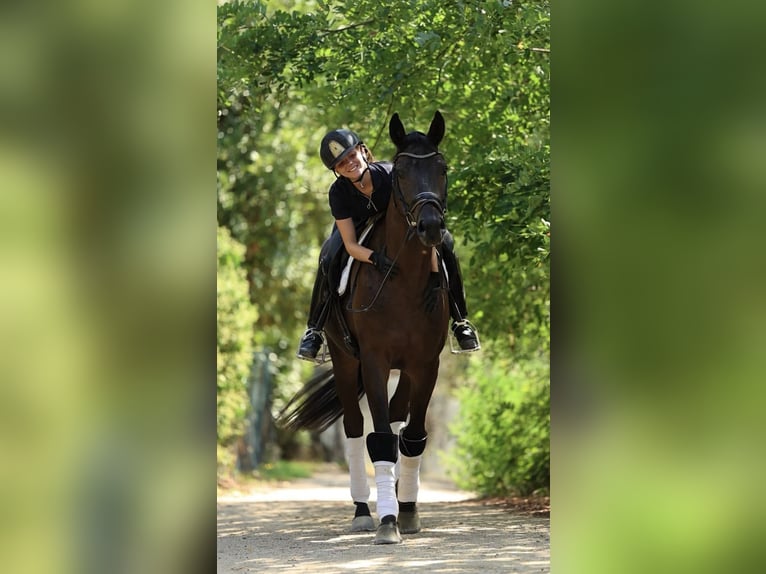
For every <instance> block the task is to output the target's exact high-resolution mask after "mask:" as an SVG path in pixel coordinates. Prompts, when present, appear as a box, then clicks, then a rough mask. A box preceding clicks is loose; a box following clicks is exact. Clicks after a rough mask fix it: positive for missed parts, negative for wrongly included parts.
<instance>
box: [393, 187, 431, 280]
mask: <svg viewBox="0 0 766 574" xmlns="http://www.w3.org/2000/svg"><path fill="white" fill-rule="evenodd" d="M385 221H386V223H385V225H386V233H385V236H386V250H387V251H386V253H387V255H388V256H389V257H390V258H391V259H393V258H394V257H397V255H398V259H397V265H398V266H399V268H400V270H401V271H402V273H401V275H402V276H403V277H406V278H407V279H409V280H417V279H418V278H419V277H420V278H427V277H428V273H429V272H430V270H431V248H429V247H426V246H424V245H423V244H422V243H421V242H420V240H419V239H418V238H417V233H415V230H414V229H412V230H410V226H409V224H408V223H407V220H406V219H405V218H404V216H403V215H402V214H401V213H400V212H399V210H398V209H397V208H396V205H395V204H394V201H393V199H392V201H390V202H389V204H388V211H387V212H386V220H385Z"/></svg>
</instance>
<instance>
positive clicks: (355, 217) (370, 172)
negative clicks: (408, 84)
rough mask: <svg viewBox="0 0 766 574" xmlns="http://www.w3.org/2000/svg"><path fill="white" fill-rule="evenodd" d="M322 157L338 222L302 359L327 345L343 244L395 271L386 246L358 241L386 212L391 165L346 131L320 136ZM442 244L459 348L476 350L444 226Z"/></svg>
mask: <svg viewBox="0 0 766 574" xmlns="http://www.w3.org/2000/svg"><path fill="white" fill-rule="evenodd" d="M319 155H320V157H321V158H322V162H323V163H324V164H325V166H326V167H327V169H329V170H331V171H332V172H333V173H334V174H335V177H336V178H337V179H336V180H335V182H334V183H333V184H332V185H331V186H330V190H329V201H330V210H331V212H332V215H333V217H334V218H335V224H334V225H333V230H332V233H331V235H330V237H329V238H328V239H327V241H325V243H324V245H322V249H321V252H320V255H319V269H318V271H317V275H316V280H315V281H314V290H313V293H312V296H311V307H310V309H309V317H308V322H307V327H308V328H307V329H306V332H305V333H304V334H303V337H302V338H301V341H300V345H299V348H298V353H297V356H298V358H300V359H304V360H307V361H317V355H318V353H319V350H320V349H321V348H322V345H323V343H324V338H323V336H322V331H323V329H324V324H325V321H326V319H327V315H328V314H329V311H330V301H331V294H332V292H333V291H334V290H336V289H337V287H338V285H337V282H338V278H339V273H338V269H339V266H340V256H339V255H340V251H341V247H343V248H345V253H347V254H348V255H350V256H351V257H353V258H354V259H356V260H357V261H362V262H364V263H371V264H372V265H374V266H375V268H376V269H377V270H378V271H380V272H381V273H383V274H384V275H385V274H387V273H389V271H391V273H392V274H393V273H396V271H397V269H396V265H395V263H394V262H393V261H392V260H391V259H390V258H389V257H388V255H387V254H386V252H385V250H381V251H379V252H375V251H373V250H372V249H369V248H367V247H364V246H363V245H360V244H359V242H358V239H357V238H358V236H359V233H360V232H361V230H362V229H364V227H365V226H366V224H367V222H368V221H369V220H370V219H371V218H372V217H375V216H376V215H378V214H381V215H382V214H384V213H385V212H386V208H387V207H388V202H389V199H390V197H391V189H392V180H391V173H392V164H391V163H390V162H376V161H375V159H374V158H373V156H372V153H371V152H370V151H369V149H367V146H366V145H365V144H364V142H363V141H362V140H361V139H360V138H359V136H358V135H357V134H356V133H354V132H353V131H351V130H348V129H336V130H332V131H330V132H328V133H327V135H325V136H324V138H323V139H322V143H321V145H320V147H319ZM443 245H444V246H445V248H444V249H442V253H441V255H442V259H443V261H444V264H445V267H446V269H447V274H448V277H449V295H450V297H449V299H450V305H449V308H450V315H451V317H452V332H453V333H454V334H455V338H456V339H457V343H458V346H459V350H457V351H456V352H458V353H468V352H472V351H478V350H479V349H480V348H481V347H480V345H479V339H478V337H477V335H476V332H475V330H474V327H473V325H471V323H470V322H469V321H468V310H467V308H466V303H465V293H464V292H463V279H462V277H461V274H460V265H459V263H458V260H457V256H456V255H455V252H454V250H453V240H452V236H451V235H450V233H449V232H448V231H446V230H445V231H444V242H443ZM432 249H433V252H432V267H431V271H432V274H433V275H434V281H433V284H434V285H439V281H438V263H437V255H436V248H432Z"/></svg>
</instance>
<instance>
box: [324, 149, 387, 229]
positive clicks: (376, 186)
mask: <svg viewBox="0 0 766 574" xmlns="http://www.w3.org/2000/svg"><path fill="white" fill-rule="evenodd" d="M392 169H393V165H392V164H391V162H388V161H379V162H374V163H371V164H370V176H371V177H372V190H373V191H372V196H371V197H367V196H366V195H364V194H363V193H362V192H361V191H359V190H358V189H357V188H356V187H355V186H354V184H353V183H351V182H350V181H349V180H347V179H346V178H344V177H339V178H338V179H337V180H335V183H333V184H332V185H331V186H330V211H331V212H332V216H333V217H334V218H335V219H348V218H349V217H350V218H351V220H352V221H353V222H354V225H355V226H358V225H360V224H362V223H364V222H365V221H366V220H367V219H368V218H370V217H372V216H373V215H375V214H376V213H378V212H381V211H385V210H386V208H387V207H388V200H389V199H390V198H391V185H392V183H391V170H392Z"/></svg>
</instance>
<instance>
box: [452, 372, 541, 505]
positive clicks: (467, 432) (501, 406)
mask: <svg viewBox="0 0 766 574" xmlns="http://www.w3.org/2000/svg"><path fill="white" fill-rule="evenodd" d="M549 373H550V368H549V366H548V364H545V363H541V362H533V363H524V364H520V365H518V364H517V365H513V366H512V365H510V364H508V362H505V361H499V362H497V363H495V364H492V365H490V366H487V365H486V364H485V363H475V364H473V365H472V368H471V377H470V379H472V382H471V383H470V384H469V385H467V386H465V387H463V388H461V389H459V390H458V391H457V395H458V398H459V399H460V418H459V420H458V421H457V422H456V423H455V424H454V425H452V427H451V429H450V430H451V431H452V432H453V433H454V434H455V435H456V436H457V445H456V448H455V449H454V451H453V454H452V456H451V457H450V459H451V462H452V464H451V467H452V468H453V469H454V471H453V478H454V479H455V481H456V482H457V484H458V485H459V486H461V487H462V488H466V489H468V490H472V491H474V492H477V493H479V494H482V495H486V496H512V495H518V496H526V495H529V494H532V493H539V494H547V493H548V492H549V491H550V382H549Z"/></svg>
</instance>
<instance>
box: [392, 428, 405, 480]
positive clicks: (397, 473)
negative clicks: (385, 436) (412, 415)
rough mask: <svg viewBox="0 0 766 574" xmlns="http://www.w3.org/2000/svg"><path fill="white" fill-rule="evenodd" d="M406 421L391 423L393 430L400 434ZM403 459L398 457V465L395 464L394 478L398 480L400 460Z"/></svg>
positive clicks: (397, 434)
mask: <svg viewBox="0 0 766 574" xmlns="http://www.w3.org/2000/svg"><path fill="white" fill-rule="evenodd" d="M405 424H406V423H405V422H404V421H396V422H394V423H391V432H392V433H394V434H395V435H396V436H399V433H400V432H402V428H403V427H404V425H405ZM401 459H402V457H398V458H397V459H396V466H394V478H395V479H396V480H399V474H400V470H399V469H400V464H399V461H400V460H401Z"/></svg>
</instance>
